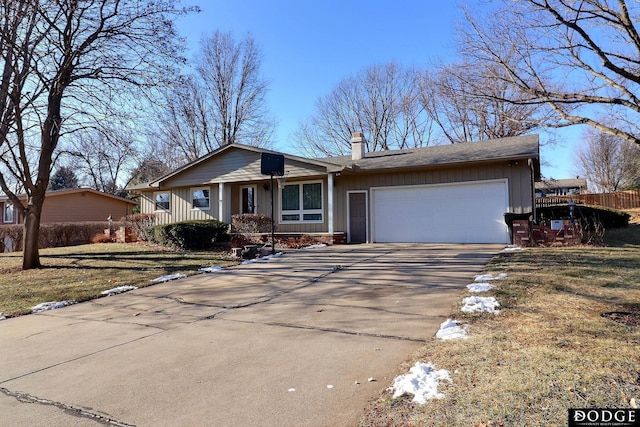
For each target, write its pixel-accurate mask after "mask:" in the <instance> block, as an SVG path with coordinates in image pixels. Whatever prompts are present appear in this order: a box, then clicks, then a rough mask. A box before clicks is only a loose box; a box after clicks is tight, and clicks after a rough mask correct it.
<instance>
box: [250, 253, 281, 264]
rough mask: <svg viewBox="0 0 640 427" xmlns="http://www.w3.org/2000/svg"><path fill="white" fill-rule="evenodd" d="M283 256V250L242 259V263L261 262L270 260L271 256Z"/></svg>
mask: <svg viewBox="0 0 640 427" xmlns="http://www.w3.org/2000/svg"><path fill="white" fill-rule="evenodd" d="M281 256H282V252H276V253H275V254H270V255H267V256H263V257H259V258H254V259H248V260H245V261H242V265H247V264H253V263H254V262H260V261H268V260H270V259H271V258H278V257H281Z"/></svg>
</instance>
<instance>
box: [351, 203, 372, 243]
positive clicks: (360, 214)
mask: <svg viewBox="0 0 640 427" xmlns="http://www.w3.org/2000/svg"><path fill="white" fill-rule="evenodd" d="M347 197H348V204H349V229H348V230H347V241H348V242H349V243H364V242H366V241H367V192H366V191H357V192H355V191H354V192H349V193H348V195H347Z"/></svg>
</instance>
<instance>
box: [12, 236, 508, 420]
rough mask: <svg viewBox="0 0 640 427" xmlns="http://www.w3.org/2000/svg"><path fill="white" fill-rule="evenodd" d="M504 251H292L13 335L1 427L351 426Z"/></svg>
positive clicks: (64, 314) (60, 314) (78, 309)
mask: <svg viewBox="0 0 640 427" xmlns="http://www.w3.org/2000/svg"><path fill="white" fill-rule="evenodd" d="M500 249H501V246H496V245H358V246H333V247H326V248H320V249H313V250H303V251H295V252H290V253H287V254H285V255H284V256H283V257H281V258H274V259H272V260H269V261H265V262H260V263H254V264H250V265H243V266H238V267H234V268H231V269H227V270H225V271H223V272H220V273H212V274H207V275H198V276H194V277H190V278H188V279H182V280H177V281H172V282H167V283H164V284H159V285H155V286H151V287H147V288H142V289H138V290H136V291H132V292H128V293H126V294H121V295H116V296H111V297H106V298H100V299H97V300H94V301H90V302H86V303H82V304H77V305H73V306H69V307H66V308H63V309H59V310H54V311H48V312H44V313H41V314H37V315H28V316H23V317H20V318H13V319H8V320H5V321H2V322H0V426H14V427H17V426H62V425H64V426H97V425H105V424H106V425H115V426H187V425H188V426H350V425H351V426H352V425H356V424H357V421H358V419H359V418H360V416H361V414H362V410H363V408H364V407H365V406H366V404H367V402H369V401H370V400H372V399H375V398H376V397H377V396H379V393H380V391H381V390H383V389H385V388H387V387H389V386H390V384H391V382H392V381H393V378H394V377H395V376H396V375H399V374H401V373H404V372H400V371H399V366H400V364H401V363H402V362H404V361H405V360H406V359H407V358H408V356H409V355H410V354H411V353H412V352H413V351H415V350H417V349H418V348H419V347H420V346H421V345H423V344H424V343H425V341H426V340H429V339H432V337H433V335H434V334H435V332H436V331H437V330H438V327H439V325H440V323H441V322H442V321H443V320H444V319H445V318H446V317H447V316H448V315H449V314H450V312H451V310H452V309H453V308H454V304H455V303H456V302H458V301H459V300H460V298H461V293H462V291H463V290H464V286H465V285H466V284H468V283H471V281H472V279H473V275H474V274H477V273H479V272H480V271H481V269H482V268H483V265H484V264H485V263H486V262H487V260H488V259H489V258H490V257H491V256H493V255H494V254H496V253H497V252H498V251H499V250H500ZM368 378H373V379H374V380H375V381H367V379H368ZM356 382H358V384H356Z"/></svg>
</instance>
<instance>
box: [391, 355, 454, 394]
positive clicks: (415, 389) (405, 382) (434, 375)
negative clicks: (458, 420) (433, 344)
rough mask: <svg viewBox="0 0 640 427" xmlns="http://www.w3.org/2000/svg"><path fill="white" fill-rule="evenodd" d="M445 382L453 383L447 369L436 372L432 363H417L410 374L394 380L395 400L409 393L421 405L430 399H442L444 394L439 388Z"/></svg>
mask: <svg viewBox="0 0 640 427" xmlns="http://www.w3.org/2000/svg"><path fill="white" fill-rule="evenodd" d="M445 380H446V381H449V382H451V376H450V375H449V371H447V370H446V369H440V370H436V367H435V366H434V365H433V364H432V363H430V362H428V363H423V362H416V364H415V365H414V366H413V367H412V368H411V369H410V370H409V373H408V374H405V375H400V376H398V377H396V378H395V379H394V380H393V386H392V388H393V389H394V390H395V392H394V393H393V398H394V399H395V398H397V397H400V396H402V395H403V394H405V393H409V394H413V401H414V402H416V403H420V404H424V403H426V402H427V400H429V399H442V398H443V397H444V394H442V393H438V386H439V385H440V381H445Z"/></svg>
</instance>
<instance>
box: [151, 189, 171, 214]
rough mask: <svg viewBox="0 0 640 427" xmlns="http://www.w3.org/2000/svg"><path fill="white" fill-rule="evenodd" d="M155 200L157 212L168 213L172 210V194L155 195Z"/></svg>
mask: <svg viewBox="0 0 640 427" xmlns="http://www.w3.org/2000/svg"><path fill="white" fill-rule="evenodd" d="M153 197H154V199H155V210H157V211H168V210H169V208H170V203H169V202H170V200H171V194H170V193H168V192H163V193H154V195H153Z"/></svg>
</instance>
